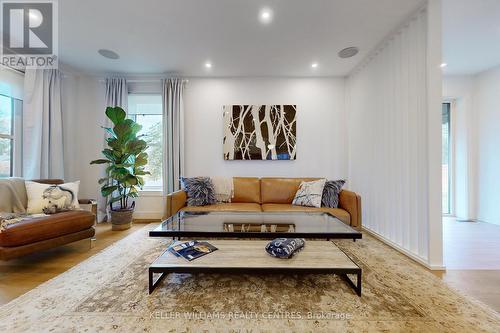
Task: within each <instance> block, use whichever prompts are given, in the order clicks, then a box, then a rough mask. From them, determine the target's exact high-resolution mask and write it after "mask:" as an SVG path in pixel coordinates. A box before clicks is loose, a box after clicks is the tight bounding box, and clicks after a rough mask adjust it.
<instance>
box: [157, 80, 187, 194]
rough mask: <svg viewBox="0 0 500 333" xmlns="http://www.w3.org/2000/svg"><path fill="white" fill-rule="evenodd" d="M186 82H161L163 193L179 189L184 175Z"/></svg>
mask: <svg viewBox="0 0 500 333" xmlns="http://www.w3.org/2000/svg"><path fill="white" fill-rule="evenodd" d="M186 82H187V81H186V80H183V79H165V80H163V81H162V86H163V88H162V97H163V146H164V150H163V175H164V177H163V192H164V193H165V194H167V193H171V192H174V191H177V190H179V189H180V183H179V177H180V176H181V175H183V174H184V87H185V84H186Z"/></svg>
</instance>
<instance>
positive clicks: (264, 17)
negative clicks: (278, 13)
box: [259, 8, 273, 24]
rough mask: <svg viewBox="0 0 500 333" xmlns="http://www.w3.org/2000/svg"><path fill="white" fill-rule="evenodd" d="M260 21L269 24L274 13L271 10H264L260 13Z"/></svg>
mask: <svg viewBox="0 0 500 333" xmlns="http://www.w3.org/2000/svg"><path fill="white" fill-rule="evenodd" d="M259 20H260V22H261V23H263V24H268V23H270V22H271V21H272V20H273V11H272V10H271V9H270V8H262V9H261V10H260V12H259Z"/></svg>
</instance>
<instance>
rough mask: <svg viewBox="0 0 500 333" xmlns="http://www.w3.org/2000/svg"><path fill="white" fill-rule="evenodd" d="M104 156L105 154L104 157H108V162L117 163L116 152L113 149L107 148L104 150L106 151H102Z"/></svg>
mask: <svg viewBox="0 0 500 333" xmlns="http://www.w3.org/2000/svg"><path fill="white" fill-rule="evenodd" d="M102 154H103V155H104V156H106V158H107V159H108V160H110V161H111V162H116V155H115V152H113V151H112V150H111V149H107V148H106V149H104V150H103V151H102Z"/></svg>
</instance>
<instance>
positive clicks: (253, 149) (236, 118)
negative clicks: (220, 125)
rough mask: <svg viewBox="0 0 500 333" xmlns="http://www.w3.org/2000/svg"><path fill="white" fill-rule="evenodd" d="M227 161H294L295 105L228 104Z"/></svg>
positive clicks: (225, 128)
mask: <svg viewBox="0 0 500 333" xmlns="http://www.w3.org/2000/svg"><path fill="white" fill-rule="evenodd" d="M223 111H224V113H223V115H224V141H223V144H224V159H225V160H295V159H296V156H297V152H296V149H297V145H296V142H297V137H296V133H297V123H296V111H297V107H296V105H225V106H224V107H223Z"/></svg>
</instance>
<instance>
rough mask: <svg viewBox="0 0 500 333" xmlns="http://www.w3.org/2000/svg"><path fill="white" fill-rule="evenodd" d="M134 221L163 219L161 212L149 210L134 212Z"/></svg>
mask: <svg viewBox="0 0 500 333" xmlns="http://www.w3.org/2000/svg"><path fill="white" fill-rule="evenodd" d="M133 218H134V219H144V220H146V219H159V220H161V219H162V218H163V212H160V211H152V210H151V211H149V210H143V211H135V212H134V216H133Z"/></svg>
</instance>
